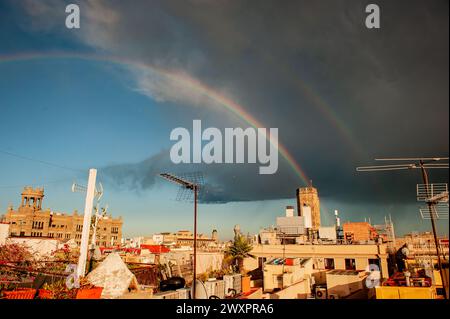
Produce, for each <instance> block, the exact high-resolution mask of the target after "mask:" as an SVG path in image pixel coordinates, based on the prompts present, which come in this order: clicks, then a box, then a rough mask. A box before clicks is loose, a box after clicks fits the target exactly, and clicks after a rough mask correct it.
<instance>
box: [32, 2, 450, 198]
mask: <svg viewBox="0 0 450 319" xmlns="http://www.w3.org/2000/svg"><path fill="white" fill-rule="evenodd" d="M53 2H55V0H53V1H52V3H53ZM368 3H370V2H368V1H359V0H358V1H224V0H220V1H203V0H192V1H167V0H165V1H151V2H148V1H133V3H132V4H131V3H129V2H125V1H86V2H82V12H85V13H86V16H85V17H84V20H83V25H82V29H81V31H82V32H79V33H76V34H77V36H79V37H80V40H81V41H82V42H83V43H84V44H88V45H90V46H92V47H95V48H96V49H98V50H99V51H101V52H108V53H111V54H114V55H119V56H127V57H129V58H133V59H136V60H139V61H144V62H147V63H151V64H154V65H158V66H161V67H164V68H168V69H172V70H177V71H181V72H185V73H188V74H190V75H192V76H193V77H195V78H198V79H199V80H201V81H202V82H204V83H207V84H208V85H209V86H211V87H213V88H215V89H218V90H220V91H222V92H225V93H226V94H227V95H228V96H230V97H232V98H233V99H234V100H236V101H238V102H239V103H240V104H242V105H243V106H244V107H245V109H246V110H247V111H248V112H249V113H250V114H253V115H255V117H256V118H257V119H258V120H260V121H261V122H262V123H264V124H265V126H266V127H278V128H279V134H280V141H281V142H282V143H284V144H285V145H286V147H287V149H288V150H289V151H290V152H291V153H292V155H293V156H294V158H296V160H297V161H298V162H299V163H300V164H301V166H302V167H303V168H304V170H305V171H306V172H307V174H308V176H309V177H310V178H312V179H313V181H314V185H316V186H317V187H318V188H319V189H320V191H321V194H323V195H324V196H326V197H329V198H336V199H339V200H342V201H347V202H360V201H361V202H363V201H365V202H367V201H372V202H385V201H386V202H388V201H398V202H409V201H411V200H414V184H415V183H416V181H417V180H418V175H417V174H415V173H410V172H408V173H406V172H399V173H380V174H376V173H365V174H356V172H355V167H356V166H358V165H360V164H366V163H368V162H370V161H371V160H372V159H373V158H375V157H380V156H442V155H447V154H448V131H449V126H448V116H449V114H448V113H449V112H448V110H449V107H448V105H449V97H448V85H449V83H448V82H449V81H448V67H449V65H448V52H449V51H448V2H447V1H425V0H423V1H409V0H408V1H376V3H377V4H378V5H379V6H380V8H381V29H379V30H368V29H366V28H365V26H364V20H365V17H366V13H365V12H364V9H365V5H366V4H368ZM38 9H39V8H38ZM40 10H42V9H40ZM36 11H38V12H39V10H37V9H36V8H34V12H36ZM34 17H35V18H36V19H37V18H38V17H39V14H34ZM46 27H47V28H48V26H46ZM136 82H137V86H138V87H139V89H140V90H141V92H147V95H150V96H155V95H156V96H158V97H159V98H160V99H161V100H162V101H168V102H174V103H177V104H180V105H182V107H181V106H180V109H179V112H180V113H181V114H183V116H184V118H186V120H187V121H191V120H192V118H194V115H193V114H194V113H193V112H192V108H190V106H191V105H192V104H207V103H208V102H205V101H203V100H200V102H199V103H197V102H198V99H197V97H196V96H191V95H190V93H192V94H194V95H195V92H181V90H178V89H177V88H174V87H172V86H171V84H170V83H164V84H163V86H164V87H161V86H162V84H161V81H159V79H157V78H156V79H155V78H149V77H148V76H147V75H146V74H142V73H136ZM181 93H183V94H182V95H181ZM182 101H186V103H183V102H182ZM193 101H194V102H195V103H193ZM183 104H186V105H183ZM203 106H205V105H203ZM163 112H164V110H163ZM167 119H168V121H170V114H167ZM166 155H167V154H166ZM168 161H169V159H168V156H166V157H164V156H163V155H162V154H158V155H156V156H154V157H152V158H149V159H148V160H146V161H144V162H142V163H139V164H124V165H121V166H115V167H110V168H108V169H106V172H108V174H109V175H110V176H114V177H115V178H116V180H117V181H121V182H124V181H126V180H127V179H129V182H130V183H131V184H130V185H131V186H132V187H133V188H139V187H140V188H143V189H146V188H147V187H149V186H150V185H153V183H154V178H155V177H154V175H155V173H158V172H159V170H160V169H161V168H171V167H172V166H171V164H170V163H169V162H168ZM200 168H201V169H202V170H203V171H206V172H207V174H208V175H209V178H210V179H211V181H210V182H211V183H212V184H211V185H210V186H211V190H213V189H214V190H215V191H214V192H213V191H211V193H210V194H209V196H210V201H214V200H216V201H231V200H257V199H272V198H284V197H292V196H293V195H294V194H295V188H296V187H298V186H299V184H301V182H300V181H299V179H297V178H296V177H295V176H293V172H292V170H291V169H290V168H289V167H288V166H287V165H286V163H285V162H282V163H281V162H280V169H279V173H278V174H276V175H274V176H269V177H268V176H264V177H263V176H259V175H257V174H256V170H253V168H254V167H252V166H246V165H243V166H239V165H231V166H227V165H222V166H220V167H218V166H215V165H213V166H207V165H204V166H202V167H200ZM433 177H434V178H435V180H436V181H439V182H442V181H447V180H448V173H447V171H446V172H444V173H440V174H437V175H433ZM205 200H207V199H205Z"/></svg>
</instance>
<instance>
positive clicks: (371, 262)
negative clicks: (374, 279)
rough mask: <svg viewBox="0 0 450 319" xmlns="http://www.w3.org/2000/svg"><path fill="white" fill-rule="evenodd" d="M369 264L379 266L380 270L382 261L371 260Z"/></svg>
mask: <svg viewBox="0 0 450 319" xmlns="http://www.w3.org/2000/svg"><path fill="white" fill-rule="evenodd" d="M368 262H369V265H377V266H378V269H379V268H380V260H379V259H371V258H369V260H368Z"/></svg>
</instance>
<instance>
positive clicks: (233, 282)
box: [223, 274, 242, 296]
mask: <svg viewBox="0 0 450 319" xmlns="http://www.w3.org/2000/svg"><path fill="white" fill-rule="evenodd" d="M223 281H224V283H225V289H224V290H225V295H226V296H229V295H231V289H234V290H235V291H236V294H240V293H241V291H242V280H241V275H240V274H234V275H224V276H223Z"/></svg>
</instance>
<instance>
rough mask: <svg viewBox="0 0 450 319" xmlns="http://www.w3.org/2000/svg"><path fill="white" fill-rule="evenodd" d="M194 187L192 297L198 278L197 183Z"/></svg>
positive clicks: (193, 297)
mask: <svg viewBox="0 0 450 319" xmlns="http://www.w3.org/2000/svg"><path fill="white" fill-rule="evenodd" d="M193 188H194V279H193V280H194V281H193V286H192V287H193V289H192V291H193V296H192V299H195V291H196V280H197V191H198V187H197V185H194V186H193Z"/></svg>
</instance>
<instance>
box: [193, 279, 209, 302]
mask: <svg viewBox="0 0 450 319" xmlns="http://www.w3.org/2000/svg"><path fill="white" fill-rule="evenodd" d="M193 295H194V286H193V285H192V286H191V296H193ZM195 299H208V292H207V291H206V287H205V285H204V284H203V282H202V281H201V280H198V279H197V280H195Z"/></svg>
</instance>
